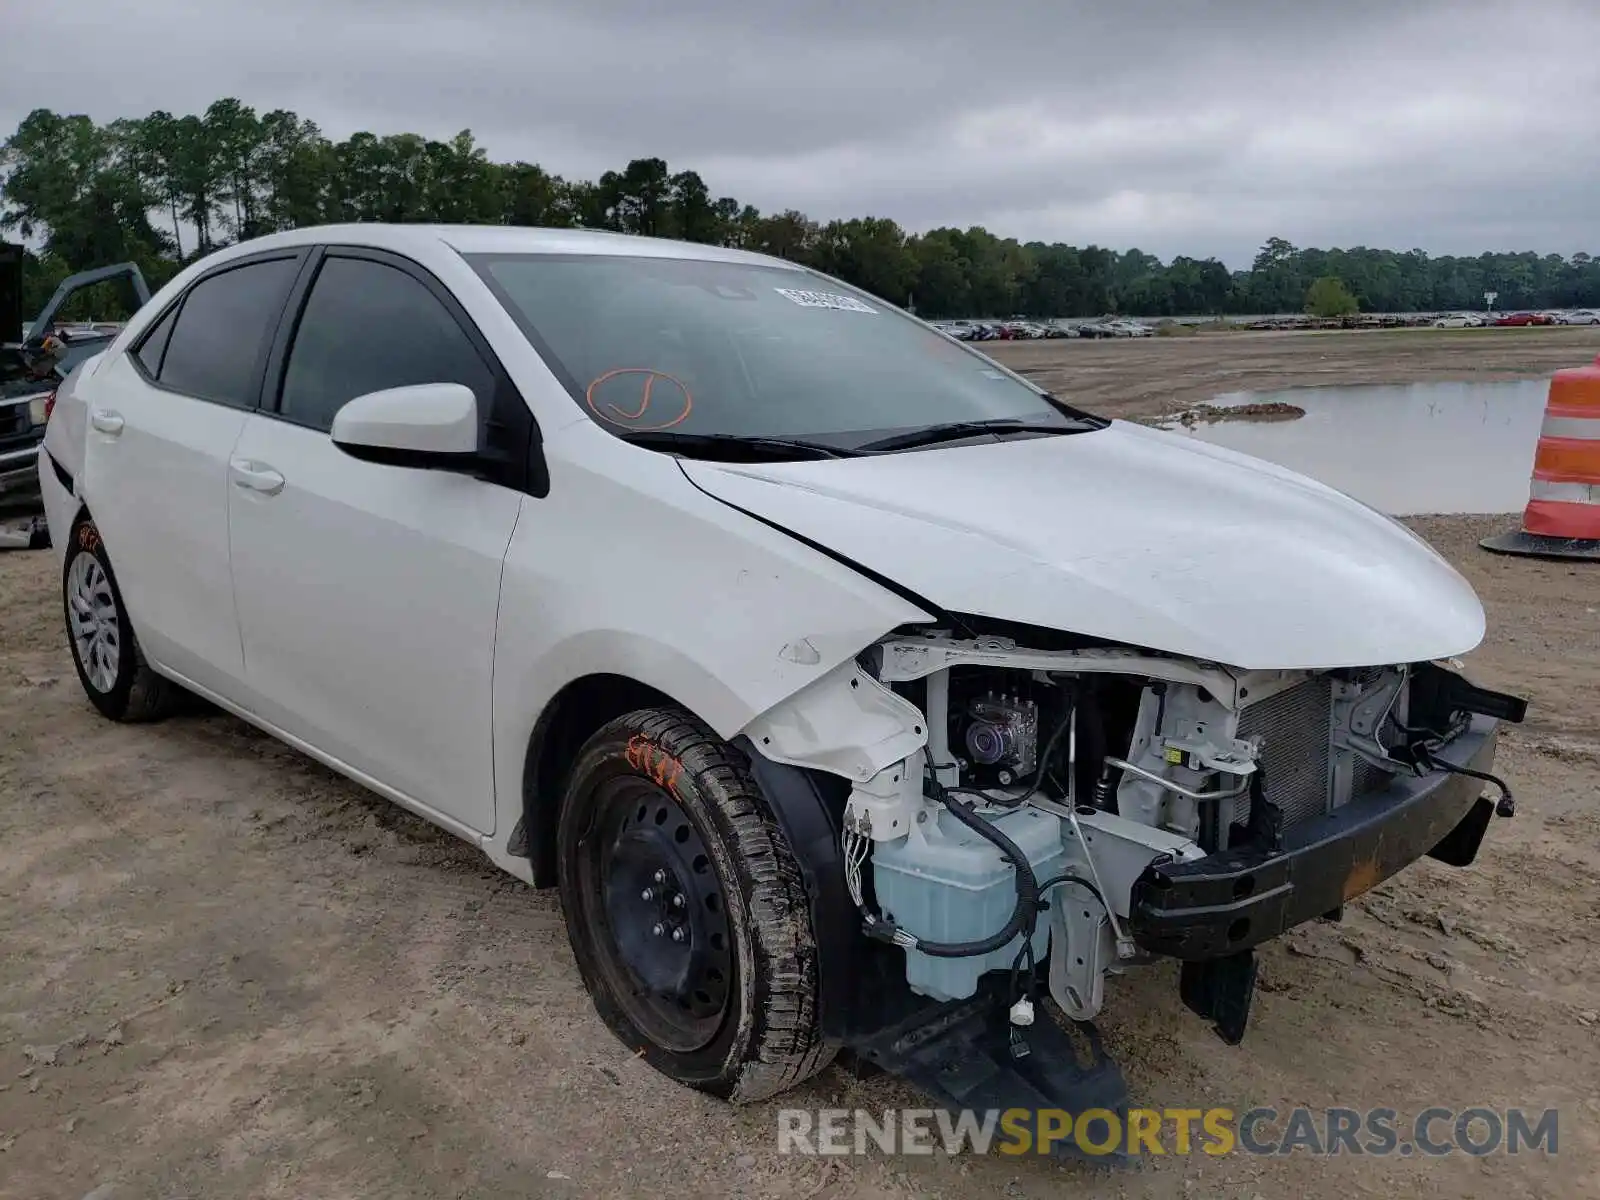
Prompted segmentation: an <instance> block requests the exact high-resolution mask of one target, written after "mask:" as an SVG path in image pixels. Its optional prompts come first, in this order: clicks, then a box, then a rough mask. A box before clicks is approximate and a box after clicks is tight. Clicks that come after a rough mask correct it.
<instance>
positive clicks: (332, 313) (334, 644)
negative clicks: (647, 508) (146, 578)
mask: <svg viewBox="0 0 1600 1200" xmlns="http://www.w3.org/2000/svg"><path fill="white" fill-rule="evenodd" d="M312 270H313V271H314V274H312V275H311V278H310V282H309V285H308V287H307V288H306V291H305V295H304V298H303V300H297V302H296V304H297V306H299V308H300V312H299V316H298V319H297V321H296V322H295V323H294V325H293V328H292V329H290V328H286V329H285V330H284V334H283V336H282V338H281V339H280V346H279V348H278V350H277V351H275V353H274V355H273V365H272V366H271V367H270V368H269V376H276V378H277V379H279V380H281V400H280V401H279V402H278V403H277V404H276V405H275V406H273V405H269V406H267V407H266V408H264V409H263V411H262V412H260V413H258V414H256V415H253V416H251V417H250V418H249V419H248V420H247V421H246V424H245V429H244V433H243V436H242V437H241V438H240V439H239V443H238V445H237V446H236V447H235V448H234V452H233V464H234V471H235V473H236V476H237V478H238V481H239V483H240V484H241V486H240V487H237V488H235V489H234V497H233V505H232V510H231V514H232V515H231V530H232V532H231V537H232V543H233V578H234V589H235V593H236V595H237V597H238V604H239V616H240V623H241V627H242V631H243V636H244V654H245V671H246V677H247V682H248V685H249V687H250V689H251V691H252V692H253V693H254V694H255V696H256V698H257V703H258V704H259V705H260V711H261V712H262V713H263V715H265V716H267V717H268V719H270V720H271V721H273V722H274V723H275V724H277V725H279V726H280V727H282V728H283V729H285V730H286V731H288V732H289V733H292V734H294V735H295V736H297V737H299V738H302V739H303V740H305V741H306V742H308V743H310V744H311V745H312V746H314V747H316V748H317V749H319V750H321V751H322V752H323V753H325V754H329V755H332V756H333V757H334V758H336V759H338V760H340V761H341V762H343V763H345V764H347V765H348V766H350V767H354V768H355V769H356V770H357V771H359V772H361V773H362V774H364V775H367V776H369V777H370V778H371V779H372V780H375V781H376V782H377V783H379V784H382V785H385V786H386V787H388V788H390V789H393V790H394V791H396V792H398V793H400V794H401V796H402V797H403V798H405V799H406V800H408V801H411V802H414V803H416V804H418V805H420V806H422V807H423V808H425V809H428V810H430V811H431V812H432V813H435V814H439V815H442V816H444V817H446V818H450V819H452V820H453V821H455V822H456V823H458V824H459V825H461V826H464V827H465V828H466V829H468V830H471V831H473V832H477V833H489V832H492V831H493V828H494V778H493V757H492V745H491V725H492V723H491V711H490V705H491V697H492V681H491V668H492V666H493V662H494V635H495V617H496V613H497V611H498V606H499V601H500V570H501V563H502V560H503V559H504V557H505V552H506V546H507V544H508V543H509V542H510V539H511V533H512V530H513V529H514V528H515V525H516V522H517V516H518V512H519V510H520V508H521V505H522V501H523V498H524V497H523V493H522V492H521V491H519V490H517V488H516V486H514V485H515V483H516V478H515V474H516V472H515V470H511V471H510V473H509V474H508V475H507V476H506V477H505V478H504V479H502V480H495V479H486V478H477V477H474V476H473V475H471V474H465V473H457V472H455V471H446V470H424V469H418V468H412V467H401V466H390V465H382V464H377V463H371V462H363V461H361V460H358V459H356V458H353V457H351V456H350V455H348V454H346V453H344V452H343V451H342V450H340V449H339V448H338V447H337V446H335V445H334V444H333V441H332V440H331V439H330V437H329V435H328V430H329V428H330V426H331V425H332V422H333V415H334V413H335V412H337V411H338V410H339V408H340V407H342V406H343V405H344V404H345V402H347V401H349V400H352V399H354V398H355V397H356V396H359V395H362V394H364V393H367V392H372V391H378V390H381V389H384V388H390V387H401V386H405V385H409V384H421V383H461V384H465V385H466V386H467V387H469V388H471V389H472V391H473V394H474V395H475V396H476V397H477V398H478V404H479V412H480V420H481V422H482V424H483V429H482V430H481V431H480V438H499V437H502V436H504V435H505V433H506V430H507V429H508V428H509V427H520V430H521V431H522V432H521V435H520V436H521V437H522V438H523V445H522V454H521V459H520V461H521V463H522V464H523V466H524V468H525V466H526V461H527V442H526V438H527V435H528V432H529V431H530V430H531V428H532V420H531V416H530V415H529V414H528V411H527V409H526V407H525V406H524V405H523V402H522V400H521V398H520V397H519V396H516V395H515V394H514V392H510V391H509V390H508V389H509V387H510V385H509V383H508V382H507V380H506V379H505V377H504V374H503V372H502V371H501V369H500V367H499V364H498V362H497V361H496V360H495V359H494V357H493V355H492V353H491V352H490V350H489V347H488V345H487V343H486V342H485V341H484V340H483V338H482V336H481V335H480V334H479V333H478V331H477V330H476V329H475V328H474V327H473V326H472V325H471V322H470V320H469V319H468V318H467V316H466V314H465V313H464V312H463V311H462V310H461V308H460V306H459V305H458V304H456V302H455V301H454V299H453V298H452V297H451V296H450V295H449V294H448V292H447V291H446V290H445V289H444V288H443V286H442V285H440V284H439V283H438V282H437V281H436V280H434V278H433V277H432V276H431V275H429V274H427V273H426V272H424V271H423V270H422V269H421V268H420V267H417V266H416V265H415V264H412V263H410V262H409V261H407V260H405V259H402V258H398V257H396V256H393V255H388V254H384V253H381V252H377V251H365V250H338V249H332V250H329V251H328V252H327V253H326V255H325V257H323V258H322V259H321V261H320V263H319V264H317V265H316V266H315V267H314V268H313V269H312ZM501 405H504V406H505V411H504V412H503V413H502V411H501V408H500V407H499V406H501ZM518 409H520V415H519V413H518V411H517V410H518ZM499 416H504V418H505V419H504V420H500V419H499ZM491 417H495V418H496V419H495V420H493V421H491ZM491 426H493V427H494V432H492V433H491V431H490V427H491ZM511 457H512V458H513V459H514V458H515V457H516V456H514V455H513V456H511Z"/></svg>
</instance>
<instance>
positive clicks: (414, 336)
mask: <svg viewBox="0 0 1600 1200" xmlns="http://www.w3.org/2000/svg"><path fill="white" fill-rule="evenodd" d="M421 383H461V384H465V385H466V386H467V387H469V388H471V389H472V393H473V395H475V396H476V397H477V398H478V408H479V411H480V412H485V411H487V406H488V404H489V402H490V400H491V398H492V395H493V390H494V378H493V376H492V375H491V374H490V371H489V368H488V367H487V366H486V365H485V364H484V361H483V359H482V358H481V357H480V356H479V354H478V352H477V350H476V349H474V348H473V345H472V343H471V341H469V340H468V338H467V336H466V334H465V333H463V332H462V329H461V326H460V325H459V324H457V322H456V320H455V318H454V317H452V316H451V315H450V313H449V311H448V310H447V309H446V308H445V307H444V305H443V304H441V303H440V302H439V300H438V299H437V298H436V297H435V296H434V295H433V293H432V292H430V291H429V290H428V289H427V287H425V286H424V285H423V284H422V283H421V282H419V281H418V280H417V279H415V278H414V277H412V276H411V275H409V274H407V273H406V272H404V271H402V270H399V269H398V268H396V267H391V266H388V265H387V264H385V263H380V262H373V261H372V260H370V259H361V258H342V257H338V256H330V257H329V258H327V259H326V260H325V261H324V262H323V264H322V267H321V269H320V270H319V271H318V272H317V278H316V281H315V282H314V283H313V284H312V285H311V295H310V296H309V297H308V298H307V300H306V306H305V311H304V312H303V313H302V314H301V316H300V324H299V326H298V327H297V328H296V330H295V336H294V345H293V347H292V348H291V349H290V351H289V362H288V366H287V368H286V369H285V371H284V378H283V400H282V402H281V405H280V408H279V411H280V413H281V414H282V415H283V416H284V417H287V418H288V419H289V420H291V421H295V422H297V423H299V424H302V425H309V426H311V427H313V428H315V429H322V430H327V429H330V428H331V427H332V425H333V415H334V414H335V413H336V412H338V411H339V409H340V408H342V407H343V406H344V405H345V404H346V403H347V402H349V401H351V400H354V399H355V398H356V397H357V396H362V395H365V394H366V393H368V392H377V391H383V390H384V389H386V388H395V387H407V386H410V385H413V384H421Z"/></svg>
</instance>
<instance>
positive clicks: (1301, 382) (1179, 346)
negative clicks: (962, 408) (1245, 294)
mask: <svg viewBox="0 0 1600 1200" xmlns="http://www.w3.org/2000/svg"><path fill="white" fill-rule="evenodd" d="M979 348H980V349H982V350H983V351H984V352H985V353H986V354H989V355H991V356H993V357H994V358H997V359H999V360H1000V361H1001V362H1003V363H1005V364H1006V366H1008V367H1010V368H1011V369H1012V370H1014V371H1020V372H1021V373H1023V374H1025V375H1027V376H1028V377H1029V378H1031V379H1033V380H1034V381H1035V382H1036V383H1038V384H1039V386H1041V387H1043V388H1047V389H1048V390H1050V391H1052V392H1054V393H1055V394H1056V395H1058V396H1060V397H1061V398H1062V399H1063V400H1066V401H1068V402H1069V403H1073V404H1077V405H1080V406H1082V407H1084V408H1087V409H1089V410H1090V411H1092V412H1102V413H1105V414H1106V415H1107V416H1115V417H1128V418H1134V419H1137V418H1147V417H1153V416H1162V415H1165V414H1167V413H1170V412H1174V411H1176V410H1178V409H1180V408H1185V407H1188V406H1189V405H1191V404H1197V403H1203V402H1205V401H1207V400H1210V399H1211V398H1212V397H1214V396H1216V395H1218V394H1220V393H1223V392H1240V391H1273V390H1276V389H1278V388H1292V387H1315V386H1317V385H1319V384H1341V383H1416V382H1421V381H1425V380H1485V381H1488V380H1499V379H1526V378H1528V377H1529V376H1536V375H1548V374H1549V373H1550V372H1551V371H1554V370H1556V369H1557V368H1559V367H1573V366H1581V365H1583V364H1584V363H1587V362H1592V361H1593V360H1594V358H1595V356H1596V355H1597V354H1600V326H1592V325H1572V326H1564V325H1557V326H1550V327H1538V326H1534V327H1529V328H1526V329H1519V328H1507V329H1395V330H1369V331H1360V332H1357V331H1352V332H1334V333H1260V332H1255V331H1252V330H1240V331H1238V332H1226V333H1201V334H1194V335H1191V336H1188V337H1173V338H1139V339H1131V338H1130V339H1107V340H1087V341H1083V340H1067V341H1036V342H985V343H983V344H982V346H980V347H979Z"/></svg>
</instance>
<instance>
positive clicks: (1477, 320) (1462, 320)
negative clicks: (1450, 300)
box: [1433, 313, 1483, 329]
mask: <svg viewBox="0 0 1600 1200" xmlns="http://www.w3.org/2000/svg"><path fill="white" fill-rule="evenodd" d="M1482 325H1483V318H1482V317H1479V316H1475V315H1473V314H1472V313H1453V314H1451V315H1450V316H1446V317H1440V318H1439V319H1438V320H1436V321H1435V322H1434V323H1433V327H1434V328H1435V329H1477V328H1479V327H1481V326H1482Z"/></svg>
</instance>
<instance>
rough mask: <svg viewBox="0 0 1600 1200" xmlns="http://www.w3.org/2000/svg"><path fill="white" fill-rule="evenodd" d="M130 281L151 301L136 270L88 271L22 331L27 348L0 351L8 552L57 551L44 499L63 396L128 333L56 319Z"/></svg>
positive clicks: (1, 488) (0, 483)
mask: <svg viewBox="0 0 1600 1200" xmlns="http://www.w3.org/2000/svg"><path fill="white" fill-rule="evenodd" d="M123 278H126V279H127V280H128V281H129V283H130V284H131V285H132V287H133V294H134V298H135V300H136V301H137V303H138V304H140V305H142V304H144V302H145V301H147V300H149V299H150V289H149V287H148V286H147V285H146V284H145V280H144V275H143V274H142V273H141V272H140V270H139V268H138V266H137V265H135V264H134V263H118V264H116V265H115V266H110V267H98V268H96V269H95V270H92V271H80V272H79V273H78V274H76V275H72V276H69V277H68V278H66V279H65V280H63V281H62V283H61V286H60V287H58V288H57V289H56V290H55V294H54V295H52V296H51V297H50V299H49V301H48V302H47V303H46V304H45V306H44V308H43V309H42V310H41V311H40V313H39V315H38V317H36V318H35V319H34V321H33V323H32V324H31V325H29V326H28V327H27V328H26V329H24V330H20V331H19V332H20V333H21V334H22V340H21V341H20V342H5V343H0V547H5V546H12V547H19V546H32V547H35V548H39V547H43V546H46V545H48V544H49V530H48V529H47V528H46V525H45V519H44V501H43V499H42V497H41V496H40V493H39V443H40V442H42V441H44V431H45V425H46V423H47V422H48V421H49V419H50V409H51V405H52V403H53V401H54V398H55V392H56V388H57V387H58V386H60V384H61V382H62V381H63V380H64V379H66V377H67V376H68V375H70V374H71V373H72V371H73V370H74V369H75V368H76V367H77V366H78V365H79V364H80V363H83V362H86V361H88V360H89V359H91V358H93V357H94V356H95V355H96V354H98V353H100V351H102V350H104V349H105V348H106V347H107V346H109V345H110V344H111V341H112V339H113V338H115V337H116V336H117V334H118V333H119V332H120V331H121V326H120V325H114V324H110V323H101V324H96V325H78V326H72V327H68V328H65V329H57V328H55V327H54V325H53V322H54V320H55V315H56V314H57V313H58V312H60V311H61V309H62V308H63V307H64V306H65V305H66V302H67V301H68V300H69V299H71V298H72V296H74V295H76V294H77V293H78V292H80V291H82V290H83V289H84V288H88V287H93V286H94V285H95V284H98V283H106V282H109V281H111V280H114V279H123Z"/></svg>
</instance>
